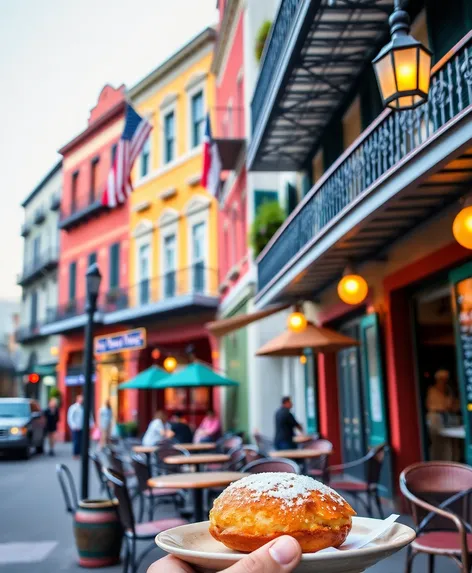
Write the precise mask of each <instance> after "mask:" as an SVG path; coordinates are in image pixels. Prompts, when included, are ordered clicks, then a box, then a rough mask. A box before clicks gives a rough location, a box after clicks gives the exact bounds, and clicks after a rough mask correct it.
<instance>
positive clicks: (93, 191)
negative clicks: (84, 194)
mask: <svg viewBox="0 0 472 573" xmlns="http://www.w3.org/2000/svg"><path fill="white" fill-rule="evenodd" d="M99 161H100V158H99V157H95V159H92V164H91V165H90V196H89V199H90V203H93V202H94V201H95V199H96V198H97V186H98V162H99Z"/></svg>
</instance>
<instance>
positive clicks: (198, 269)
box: [192, 223, 205, 292]
mask: <svg viewBox="0 0 472 573" xmlns="http://www.w3.org/2000/svg"><path fill="white" fill-rule="evenodd" d="M192 274H193V291H194V292H203V291H204V290H205V223H197V224H196V225H193V227H192Z"/></svg>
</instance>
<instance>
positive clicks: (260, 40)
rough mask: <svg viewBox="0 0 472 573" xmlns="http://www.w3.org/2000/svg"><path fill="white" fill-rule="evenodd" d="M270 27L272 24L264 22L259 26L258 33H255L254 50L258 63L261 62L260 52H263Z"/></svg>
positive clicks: (268, 21)
mask: <svg viewBox="0 0 472 573" xmlns="http://www.w3.org/2000/svg"><path fill="white" fill-rule="evenodd" d="M271 27H272V22H271V21H270V20H266V21H265V22H263V23H262V24H261V27H260V28H259V31H258V32H257V36H256V45H255V48H254V51H255V54H256V60H257V61H258V62H260V61H261V58H262V52H263V51H264V46H265V43H266V40H267V36H268V35H269V32H270V29H271Z"/></svg>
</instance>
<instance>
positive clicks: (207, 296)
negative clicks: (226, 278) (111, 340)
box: [102, 264, 218, 324]
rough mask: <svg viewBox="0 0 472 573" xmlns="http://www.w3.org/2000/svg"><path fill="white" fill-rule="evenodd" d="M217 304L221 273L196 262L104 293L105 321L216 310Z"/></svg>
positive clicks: (132, 319) (163, 316)
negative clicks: (127, 286) (219, 275)
mask: <svg viewBox="0 0 472 573" xmlns="http://www.w3.org/2000/svg"><path fill="white" fill-rule="evenodd" d="M217 305H218V274H217V272H216V271H215V270H212V269H208V268H206V267H205V266H204V265H203V264H196V265H194V266H193V267H191V268H186V269H179V270H176V271H172V272H169V273H167V274H166V275H164V276H162V277H156V278H152V279H146V280H143V281H141V282H140V283H139V284H137V285H134V286H132V287H129V288H126V289H117V290H116V291H113V292H109V293H107V294H106V295H105V304H104V306H103V307H102V310H103V312H104V316H103V322H104V323H105V324H112V323H114V322H127V323H131V324H132V323H134V321H143V320H146V319H155V318H156V317H161V318H165V317H166V316H167V315H169V314H172V316H173V317H175V316H177V315H179V314H180V315H182V316H187V315H189V314H196V313H199V312H214V311H215V309H216V307H217Z"/></svg>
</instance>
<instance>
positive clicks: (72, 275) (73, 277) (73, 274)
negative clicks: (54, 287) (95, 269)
mask: <svg viewBox="0 0 472 573" xmlns="http://www.w3.org/2000/svg"><path fill="white" fill-rule="evenodd" d="M76 282H77V263H76V262H75V261H74V262H73V263H70V264H69V301H73V300H75V295H76Z"/></svg>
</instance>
